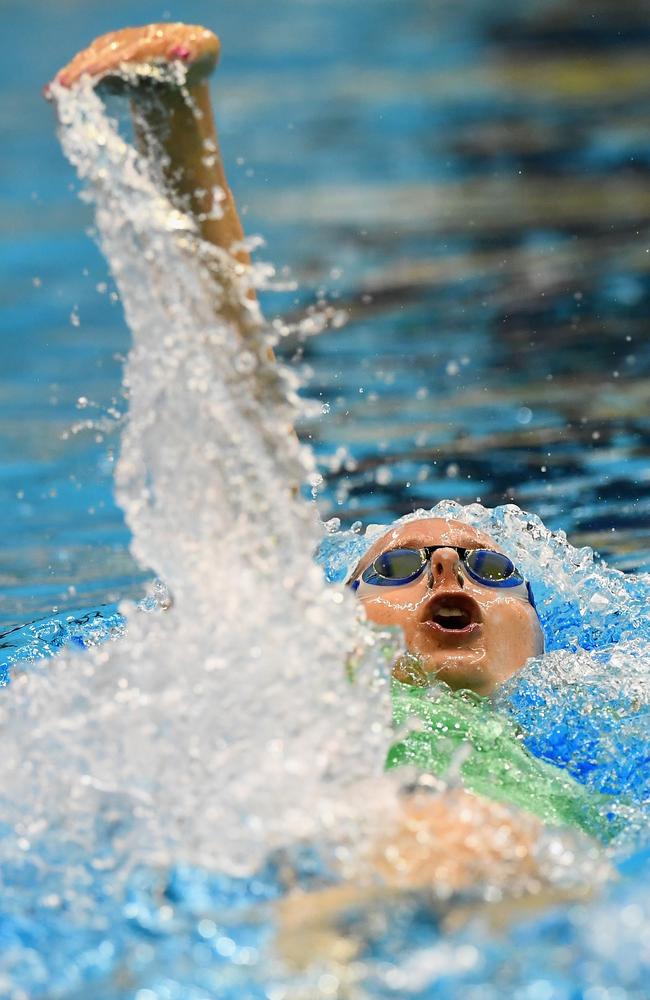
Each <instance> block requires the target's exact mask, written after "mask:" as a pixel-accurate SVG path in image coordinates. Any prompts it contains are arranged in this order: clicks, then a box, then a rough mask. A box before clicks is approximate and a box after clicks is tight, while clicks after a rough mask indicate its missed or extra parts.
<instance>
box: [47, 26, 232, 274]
mask: <svg viewBox="0 0 650 1000" xmlns="http://www.w3.org/2000/svg"><path fill="white" fill-rule="evenodd" d="M219 49H220V45H219V39H218V38H217V36H216V35H215V34H213V33H212V32H211V31H208V30H207V29H206V28H202V27H200V26H198V25H190V24H149V25H146V26H145V27H142V28H124V29H122V30H121V31H114V32H110V33H109V34H107V35H102V36H101V37H99V38H97V39H95V41H94V42H92V44H91V45H89V46H88V48H87V49H84V50H83V51H82V52H79V53H78V54H77V55H76V56H75V57H74V59H72V61H71V62H70V63H68V65H67V66H64V67H63V69H61V70H60V71H59V72H58V73H57V74H56V76H55V78H54V81H53V82H56V83H58V84H60V85H61V86H64V87H72V86H74V84H75V83H77V82H78V81H79V80H80V79H81V77H83V76H89V77H90V78H91V79H92V80H93V81H95V82H96V84H97V86H98V87H101V88H105V89H107V90H112V91H116V90H118V91H126V92H127V93H128V94H129V96H130V98H131V101H132V108H133V113H134V123H135V127H136V133H137V135H138V139H139V142H140V145H141V147H142V149H143V151H144V152H145V153H152V154H154V155H155V153H157V151H158V150H160V149H162V152H163V153H164V154H166V157H164V158H163V159H166V162H165V164H164V177H165V182H166V185H167V187H168V190H169V193H170V196H171V197H172V200H173V201H174V202H175V203H176V204H177V206H178V207H179V208H181V209H182V210H184V211H189V212H191V214H192V215H193V216H194V218H195V220H196V222H197V227H198V230H199V232H200V234H201V236H202V237H203V238H204V239H205V240H207V241H208V242H210V243H212V244H214V245H215V246H217V247H220V248H221V249H223V250H226V251H228V252H229V253H231V254H232V255H233V256H234V257H236V259H237V260H239V261H240V262H241V263H244V264H248V263H249V256H248V254H247V253H246V251H245V250H243V249H242V248H241V247H240V246H239V245H238V244H239V243H240V241H241V240H242V238H243V230H242V226H241V223H240V221H239V216H238V215H237V209H236V207H235V201H234V199H233V196H232V193H231V191H230V188H229V187H228V183H227V181H226V176H225V172H224V169H223V162H222V159H221V153H220V151H219V144H218V140H217V134H216V129H215V124H214V118H213V114H212V106H211V102H210V92H209V89H208V85H207V82H206V78H207V77H208V76H209V74H210V73H211V72H212V70H213V69H214V67H215V66H216V64H217V60H218V58H219ZM46 93H47V91H46ZM152 142H153V143H154V144H155V145H156V146H157V149H152V148H151V144H152Z"/></svg>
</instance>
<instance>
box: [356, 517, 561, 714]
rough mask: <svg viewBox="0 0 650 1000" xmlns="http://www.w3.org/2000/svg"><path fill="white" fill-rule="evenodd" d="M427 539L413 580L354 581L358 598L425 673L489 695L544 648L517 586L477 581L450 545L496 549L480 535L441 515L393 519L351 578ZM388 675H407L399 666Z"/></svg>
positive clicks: (533, 616) (527, 603) (530, 609)
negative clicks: (396, 632)
mask: <svg viewBox="0 0 650 1000" xmlns="http://www.w3.org/2000/svg"><path fill="white" fill-rule="evenodd" d="M433 545H438V546H442V547H441V548H438V549H436V551H435V552H433V553H432V554H431V557H430V561H429V563H428V564H427V565H426V567H425V569H424V571H423V572H422V573H421V574H420V575H419V576H418V577H417V578H416V579H414V580H412V581H411V582H410V583H406V584H402V585H399V586H381V587H378V586H369V585H366V584H362V585H361V586H360V588H359V598H360V600H361V601H362V603H363V607H364V610H365V612H366V615H367V616H368V618H369V619H370V621H372V622H375V623H376V624H378V625H398V626H399V627H400V628H401V629H402V631H403V633H404V640H405V643H406V648H407V650H408V651H409V652H410V653H412V654H414V655H415V656H417V658H418V660H419V663H420V666H421V668H422V669H423V670H424V671H425V673H426V674H429V675H432V676H434V675H435V676H436V677H438V678H439V679H440V680H443V681H445V682H446V683H447V684H449V685H450V687H452V688H454V689H460V688H468V689H470V690H472V691H476V692H477V694H481V695H488V694H491V693H492V692H493V691H494V689H495V688H496V687H497V686H498V685H499V684H501V683H503V681H505V680H507V679H508V677H512V675H513V674H515V673H517V671H518V670H521V668H522V667H523V666H524V664H525V663H526V661H527V660H528V659H529V658H530V657H531V656H536V655H538V654H540V653H542V652H543V651H544V638H543V635H542V630H541V627H540V624H539V619H538V618H537V614H536V612H535V610H534V608H533V607H532V605H531V604H530V601H529V600H528V592H527V590H526V586H525V584H523V583H522V584H520V585H519V586H514V587H503V588H500V587H495V586H488V585H485V584H481V583H479V582H477V581H476V580H474V579H473V578H472V576H471V575H470V574H469V573H468V572H467V569H466V567H465V566H464V564H463V562H462V559H461V557H460V555H459V553H458V552H456V549H455V548H454V547H453V546H458V547H459V548H464V549H476V548H481V549H491V550H493V551H497V552H499V551H501V550H500V548H499V546H498V545H496V543H495V542H494V541H493V540H492V539H491V538H490V537H489V536H488V535H485V534H483V533H482V532H479V531H476V530H475V529H474V528H471V527H469V526H468V525H466V524H463V523H462V522H461V521H454V520H445V519H443V518H434V517H432V518H426V519H425V518H423V519H422V520H417V521H411V522H409V523H407V524H401V525H398V526H396V527H394V528H392V529H391V530H390V531H388V532H387V533H386V534H385V535H383V536H382V538H380V539H379V540H378V541H377V542H375V544H374V545H373V546H372V548H371V549H370V550H369V551H368V552H367V553H366V555H365V556H364V558H363V559H362V560H361V562H360V563H359V565H358V567H357V568H356V570H355V573H354V577H355V578H357V579H358V578H359V577H360V575H361V573H362V572H363V571H364V570H365V569H366V567H368V566H369V565H370V564H371V563H373V562H374V561H375V560H376V559H377V557H378V556H379V555H381V554H382V553H383V552H387V551H389V550H391V549H397V548H409V549H422V548H425V547H426V546H433ZM396 676H397V677H398V678H399V679H402V680H406V679H407V677H405V676H404V677H400V674H399V671H398V672H396Z"/></svg>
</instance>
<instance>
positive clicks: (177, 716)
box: [0, 85, 389, 906]
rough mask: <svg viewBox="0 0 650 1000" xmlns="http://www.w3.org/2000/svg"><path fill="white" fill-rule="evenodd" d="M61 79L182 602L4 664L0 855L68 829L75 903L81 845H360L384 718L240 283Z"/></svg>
mask: <svg viewBox="0 0 650 1000" xmlns="http://www.w3.org/2000/svg"><path fill="white" fill-rule="evenodd" d="M53 90H54V96H55V98H56V101H57V107H58V113H59V118H60V137H61V142H62V145H63V148H64V151H65V153H66V155H67V157H68V158H69V159H70V161H71V162H72V163H73V165H74V166H75V168H76V170H77V172H78V174H79V176H80V177H81V179H82V180H83V182H84V186H85V192H86V193H85V197H86V198H87V199H88V200H90V201H91V202H92V203H93V204H94V207H95V212H96V219H97V228H98V231H99V241H100V244H101V247H102V249H103V251H104V253H105V254H106V256H107V258H108V260H109V262H110V265H111V269H112V272H113V275H114V277H115V280H116V282H117V284H118V287H119V291H120V296H121V299H122V302H123V304H124V309H125V313H126V317H127V320H128V323H129V326H130V328H131V330H132V332H133V348H132V350H131V353H130V356H129V359H128V362H127V365H126V372H125V383H126V387H127V390H128V395H129V407H130V410H129V420H128V424H127V427H126V430H125V433H124V437H123V442H122V452H121V456H120V459H119V465H118V469H117V475H116V482H117V495H118V499H119V502H120V504H121V506H122V508H123V510H124V512H125V516H126V519H127V522H128V524H129V526H130V528H131V531H132V533H133V551H134V553H135V555H136V556H137V558H138V559H139V560H140V562H141V563H142V564H143V565H144V566H146V567H149V568H151V569H152V570H153V571H155V573H156V574H158V575H159V576H160V577H162V578H163V579H164V580H165V582H166V583H167V585H168V586H169V589H170V591H171V594H172V597H173V607H172V609H171V610H169V611H166V612H164V613H158V614H152V615H143V614H137V615H132V617H131V621H130V624H129V629H128V635H127V637H126V638H124V639H122V640H120V641H119V642H118V643H115V644H112V645H111V646H106V647H102V648H98V649H94V650H91V651H89V652H87V653H86V654H84V655H83V656H81V655H79V656H73V655H66V656H65V657H64V658H59V659H57V660H56V661H54V662H53V663H51V664H50V665H48V666H47V667H44V668H42V669H39V670H38V671H37V672H32V671H30V672H29V673H25V674H23V675H22V676H19V677H17V678H16V680H15V684H14V686H13V692H12V696H11V698H10V699H6V700H5V701H4V702H3V703H2V706H1V707H0V711H1V713H2V722H3V746H4V768H5V775H6V777H7V780H6V782H5V786H4V802H3V810H2V812H3V815H4V816H5V817H7V816H8V817H12V818H13V819H14V820H15V831H16V833H17V834H18V840H17V841H16V839H15V838H14V837H8V838H5V840H4V849H5V855H4V856H5V857H6V858H11V857H15V856H18V855H20V852H23V853H24V852H29V851H30V850H32V851H33V854H32V856H33V857H34V858H35V859H37V860H38V857H39V854H38V849H37V847H36V845H37V844H38V843H40V841H41V838H43V837H44V836H45V835H47V843H48V844H49V845H50V847H49V848H48V850H49V851H50V854H56V850H54V848H53V847H52V845H53V844H56V843H57V842H58V843H59V844H65V845H67V846H66V849H65V850H61V851H60V872H59V873H60V875H61V884H62V885H63V886H64V887H65V891H66V892H68V893H69V894H70V898H71V900H73V899H74V900H76V905H78V906H79V905H82V902H83V899H84V891H83V884H82V883H83V877H82V875H81V874H80V871H81V869H75V867H74V865H71V863H70V854H69V847H70V845H71V844H74V845H76V847H77V848H78V849H79V850H80V851H81V852H82V853H83V855H84V857H86V858H87V859H88V858H90V859H91V862H92V865H96V866H97V869H98V870H100V869H101V870H110V869H111V868H120V867H122V866H124V867H125V868H126V869H130V868H132V867H133V866H134V865H137V864H138V863H140V862H143V861H144V862H152V861H153V862H159V863H162V864H165V863H169V861H170V859H172V858H173V859H174V860H175V861H180V860H185V861H190V862H192V863H196V864H201V865H203V866H206V867H210V868H215V867H219V868H222V869H227V870H230V871H252V870H254V869H255V867H256V865H257V864H259V862H260V860H261V859H262V858H263V857H264V856H265V854H266V853H267V851H268V850H269V849H271V848H273V847H275V846H278V845H286V844H287V843H291V842H294V841H296V840H298V839H300V838H302V837H314V838H316V839H318V838H323V837H327V836H332V837H334V838H335V840H336V841H337V842H338V843H343V842H344V841H345V840H346V830H347V833H350V831H352V837H353V838H354V835H355V831H356V832H358V821H359V816H358V815H357V812H358V809H357V808H356V807H355V806H354V796H353V795H352V794H351V793H350V790H351V789H352V788H353V787H354V786H355V785H356V784H358V782H359V781H361V780H365V779H368V778H370V779H372V777H373V776H375V775H377V776H378V775H379V774H380V773H381V771H382V768H383V759H384V753H385V748H386V745H387V734H386V724H387V722H388V718H389V710H388V706H387V685H386V683H385V680H384V679H382V678H376V677H373V676H370V677H368V678H367V679H364V677H363V676H361V677H358V678H357V680H356V683H355V684H354V685H352V684H351V683H350V681H349V680H348V679H347V678H346V675H345V655H346V651H347V650H349V649H350V648H351V647H352V646H353V645H354V644H355V643H357V642H358V635H357V625H356V619H355V609H354V606H353V601H352V600H351V599H350V600H348V598H347V596H345V595H342V594H341V593H340V592H336V591H335V590H333V589H332V588H328V587H327V586H326V585H325V583H324V581H323V577H322V573H321V570H320V569H319V568H318V567H317V566H315V564H314V562H313V558H312V553H313V550H314V548H315V546H316V544H317V542H318V540H319V538H320V535H321V528H320V525H319V523H318V519H317V516H316V512H315V508H314V506H313V505H311V504H308V503H307V502H304V501H303V500H302V499H301V498H300V496H299V495H298V494H297V490H296V487H297V486H298V485H299V484H300V483H302V482H303V481H304V480H305V479H306V478H307V477H308V475H309V474H310V472H312V471H313V458H312V456H311V454H310V452H309V451H308V450H307V449H305V448H302V447H301V446H300V445H299V443H298V441H297V438H296V437H295V435H294V434H293V433H292V431H291V427H292V426H293V423H294V421H295V418H296V414H297V412H298V406H299V400H298V397H297V395H296V385H295V382H294V379H293V377H292V376H291V374H290V373H289V372H287V371H286V370H285V369H283V368H282V366H281V365H280V364H278V363H277V362H273V361H272V360H270V358H269V350H268V349H269V346H270V343H271V338H270V336H269V332H268V330H267V328H266V327H265V325H264V322H263V319H262V317H261V315H260V312H259V310H258V308H257V306H256V305H255V303H254V301H253V300H252V299H251V298H250V297H248V295H247V293H248V291H249V282H250V276H249V275H246V274H244V275H240V274H238V273H236V272H235V268H234V265H233V262H232V260H231V259H230V258H229V257H228V256H227V255H225V254H222V253H220V252H218V251H216V250H214V248H210V247H207V246H206V245H204V244H202V243H201V241H200V239H199V237H198V236H197V234H196V232H195V230H194V227H193V223H192V220H191V219H190V218H188V217H186V216H184V215H182V214H181V213H180V212H179V211H178V209H177V208H175V207H174V206H173V205H172V204H171V203H170V202H169V201H168V200H167V199H166V197H165V196H164V194H163V193H161V189H160V186H159V185H158V184H157V179H156V177H155V176H153V175H152V173H151V170H150V168H149V165H148V164H147V163H146V162H145V161H144V160H143V159H142V157H141V156H140V155H139V154H138V152H137V151H136V150H135V149H134V148H133V147H132V146H131V145H129V144H128V143H127V142H126V141H125V140H124V139H123V138H122V137H121V135H120V133H119V130H118V127H117V125H116V123H115V122H114V121H112V120H110V119H109V118H108V117H107V114H106V111H105V108H104V105H103V104H102V102H101V100H100V99H99V98H98V97H97V95H96V94H95V93H94V92H93V91H92V89H91V88H90V87H88V86H85V87H84V86H83V85H82V86H80V87H79V88H77V89H76V90H75V91H74V93H70V92H66V91H65V90H63V89H62V88H53ZM228 317H231V318H228ZM371 673H372V671H371ZM26 801H27V802H29V810H28V813H27V812H26V811H25V810H24V808H23V804H24V803H25V802H26ZM27 815H28V818H23V817H26V816H27ZM348 822H349V823H350V824H351V826H350V827H349V828H348V827H347V826H346V824H347V823H348ZM16 844H18V846H16ZM38 863H40V862H38ZM48 864H49V869H48V871H49V875H48V882H49V881H52V879H54V877H55V872H56V870H57V864H56V862H55V861H52V860H50V861H49V862H48ZM75 879H78V884H77V883H76V882H75Z"/></svg>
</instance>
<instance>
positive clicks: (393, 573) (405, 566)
mask: <svg viewBox="0 0 650 1000" xmlns="http://www.w3.org/2000/svg"><path fill="white" fill-rule="evenodd" d="M437 549H454V551H455V552H457V553H458V555H459V557H460V561H461V563H462V564H463V567H464V568H465V571H466V573H467V575H468V576H469V577H470V578H471V579H472V580H474V581H475V582H476V583H480V584H481V585H482V586H483V587H499V588H506V587H520V586H522V585H525V586H526V590H527V592H528V600H529V601H530V603H531V604H532V605H533V607H535V601H534V599H533V594H532V591H531V589H530V584H529V583H527V581H526V580H525V579H524V577H523V576H522V575H521V573H520V572H519V570H518V569H517V568H516V566H515V565H514V563H513V562H512V561H511V560H510V559H508V557H507V556H506V555H504V554H503V552H495V551H493V550H492V549H465V548H460V547H459V546H458V545H427V546H425V548H422V549H408V548H401V549H389V550H388V551H387V552H382V553H381V554H380V555H378V556H377V558H376V559H375V560H374V562H372V563H370V565H369V566H366V568H365V569H364V571H363V573H362V574H361V576H360V577H358V578H357V579H356V580H353V581H352V582H351V583H350V587H351V589H352V590H354V591H356V590H358V588H359V585H360V583H362V582H363V583H367V584H369V585H370V586H372V587H403V586H405V585H406V584H407V583H412V582H413V580H417V578H418V577H419V576H420V575H421V574H422V573H423V572H424V569H425V567H426V566H427V565H428V564H429V561H430V559H431V556H432V554H433V553H434V552H435V551H436V550H437Z"/></svg>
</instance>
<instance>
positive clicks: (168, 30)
mask: <svg viewBox="0 0 650 1000" xmlns="http://www.w3.org/2000/svg"><path fill="white" fill-rule="evenodd" d="M219 49H220V44H219V39H218V38H217V36H216V35H215V34H213V32H212V31H208V30H207V28H202V27H200V26H199V25H195V24H181V23H176V24H148V25H146V26H145V27H142V28H123V29H122V30H121V31H111V32H109V34H107V35H101V36H100V37H99V38H96V39H95V41H94V42H92V44H91V45H89V46H88V48H87V49H83V51H81V52H78V53H77V55H76V56H75V57H74V59H72V60H71V62H69V63H68V64H67V66H64V67H63V69H60V70H59V72H58V73H57V74H56V76H55V77H54V80H53V81H52V82H53V83H58V84H60V85H61V86H63V87H73V86H74V85H75V84H76V83H78V82H79V80H80V79H81V78H82V77H83V76H89V77H90V78H91V79H92V80H93V81H94V83H102V84H103V85H107V86H112V87H120V85H121V87H124V84H125V83H126V84H127V86H128V85H129V84H137V83H139V82H144V81H145V80H151V79H152V78H154V79H155V75H156V73H157V72H158V71H159V70H160V69H161V68H164V67H166V66H171V65H172V64H174V63H176V64H180V65H181V66H182V67H183V68H184V70H185V74H186V75H185V79H186V81H187V82H188V83H189V84H195V83H197V82H198V81H199V80H201V79H203V78H204V77H206V76H208V75H209V74H210V73H211V72H212V70H213V69H214V67H215V66H216V63H217V59H218V58H219ZM167 82H169V81H167ZM45 96H46V97H49V87H46V88H45Z"/></svg>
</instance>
